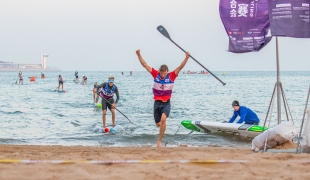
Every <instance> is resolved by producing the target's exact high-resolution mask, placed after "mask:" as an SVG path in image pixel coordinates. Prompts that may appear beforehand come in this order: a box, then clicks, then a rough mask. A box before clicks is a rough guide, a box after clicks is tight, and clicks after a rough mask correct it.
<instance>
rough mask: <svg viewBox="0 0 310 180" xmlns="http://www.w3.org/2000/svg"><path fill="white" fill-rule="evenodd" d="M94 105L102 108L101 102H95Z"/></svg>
mask: <svg viewBox="0 0 310 180" xmlns="http://www.w3.org/2000/svg"><path fill="white" fill-rule="evenodd" d="M94 107H95V108H102V104H101V103H96V104H94Z"/></svg>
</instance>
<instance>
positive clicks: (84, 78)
mask: <svg viewBox="0 0 310 180" xmlns="http://www.w3.org/2000/svg"><path fill="white" fill-rule="evenodd" d="M82 84H87V76H85V75H83V82H82Z"/></svg>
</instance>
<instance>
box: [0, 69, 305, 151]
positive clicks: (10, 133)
mask: <svg viewBox="0 0 310 180" xmlns="http://www.w3.org/2000/svg"><path fill="white" fill-rule="evenodd" d="M213 73H214V74H215V75H216V76H217V77H218V78H220V79H221V80H222V81H223V82H225V83H226V86H223V85H222V84H221V83H220V82H219V81H218V80H217V79H215V78H214V77H213V76H212V75H211V74H207V75H206V74H183V73H182V72H180V74H179V76H178V78H177V79H176V81H175V86H174V89H173V95H172V98H171V112H170V116H169V118H168V120H167V129H166V132H165V135H164V138H163V143H165V142H168V144H167V146H204V147H210V146H220V147H250V145H251V139H247V138H242V137H239V136H236V135H232V134H225V133H217V134H203V133H198V132H194V133H191V134H189V133H190V131H189V130H187V129H185V128H184V127H182V126H180V123H181V121H182V120H201V121H204V120H205V121H215V122H222V121H224V120H229V119H230V117H231V116H232V113H233V108H232V106H231V103H232V101H233V100H238V101H239V102H240V105H244V106H247V107H249V108H251V109H252V110H254V111H255V112H256V113H257V115H258V116H259V118H260V120H261V123H260V124H261V125H262V124H263V123H264V121H265V119H266V114H267V111H268V107H269V104H270V101H271V97H272V94H273V90H274V87H275V83H276V81H277V78H276V72H275V71H274V72H266V71H264V72H253V71H251V72H250V71H249V72H226V74H223V73H222V72H213ZM44 74H45V76H46V78H44V79H41V78H40V72H23V77H24V84H23V85H17V84H15V82H16V80H17V76H18V72H0V79H1V81H0V92H1V96H0V129H1V131H0V143H1V144H22V145H82V146H156V141H157V138H158V132H159V129H158V128H157V127H156V125H155V122H154V119H153V102H154V101H153V94H152V84H153V78H152V76H151V75H150V74H149V73H148V72H146V71H143V72H136V71H134V72H133V74H132V75H130V73H129V72H124V75H122V73H121V72H94V71H91V72H79V76H80V81H79V83H75V82H74V81H73V80H74V78H75V76H74V72H73V71H72V72H69V71H63V72H45V73H44ZM59 74H61V75H62V76H63V78H64V80H65V81H64V89H65V90H66V92H65V93H58V91H57V86H58V80H57V79H58V75H59ZM83 74H84V75H86V76H87V77H88V81H87V84H86V85H82V84H81V79H82V75H83ZM110 75H113V76H115V85H116V86H117V87H118V89H119V93H120V100H119V103H117V109H118V110H119V111H116V124H117V126H118V127H121V128H119V129H118V130H117V133H115V134H114V133H113V134H109V133H108V134H103V133H102V132H100V131H98V128H101V127H102V119H101V118H102V111H101V109H98V108H94V107H93V94H92V93H93V91H92V90H93V85H94V83H95V82H97V83H98V84H101V83H103V82H106V81H107V80H108V77H109V76H110ZM31 76H35V77H36V81H35V82H30V79H29V78H28V77H31ZM280 80H281V82H282V86H283V90H284V95H285V98H286V99H287V102H288V105H289V111H290V113H291V114H292V117H293V120H294V122H295V124H296V126H297V128H299V127H300V125H301V120H302V117H303V112H304V108H305V103H306V98H307V94H308V89H309V82H310V81H309V80H310V72H281V79H280ZM275 97H276V94H275ZM281 99H282V98H281ZM274 102H275V104H274V105H273V109H271V110H270V112H272V116H271V118H270V119H269V117H268V119H267V121H268V122H269V121H270V122H271V126H274V125H276V124H277V109H276V107H277V104H276V99H275V101H274ZM271 107H272V106H271ZM120 112H121V113H123V114H124V115H125V116H126V117H127V118H128V119H127V118H126V117H125V116H123V115H122V114H121V113H120ZM289 116H290V115H289ZM106 118H107V124H108V125H111V124H112V122H111V112H109V111H108V112H107V117H106ZM281 119H282V120H283V121H285V120H286V114H285V109H284V107H283V104H282V106H281ZM129 120H130V121H132V123H133V124H131V123H130V121H129Z"/></svg>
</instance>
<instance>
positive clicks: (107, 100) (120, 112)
mask: <svg viewBox="0 0 310 180" xmlns="http://www.w3.org/2000/svg"><path fill="white" fill-rule="evenodd" d="M96 94H98V95H99V96H100V97H101V98H102V99H104V100H105V101H106V102H107V103H109V104H110V105H112V104H111V103H110V102H109V101H108V100H106V99H105V98H104V97H102V96H101V95H100V94H99V93H98V92H96ZM115 109H116V110H117V111H118V112H119V113H121V114H122V115H123V116H124V117H125V118H126V119H127V120H128V121H129V122H131V121H130V120H129V118H128V117H127V116H126V115H125V114H123V113H122V112H121V111H120V110H118V109H117V108H116V107H115ZM131 124H133V125H134V123H132V122H131Z"/></svg>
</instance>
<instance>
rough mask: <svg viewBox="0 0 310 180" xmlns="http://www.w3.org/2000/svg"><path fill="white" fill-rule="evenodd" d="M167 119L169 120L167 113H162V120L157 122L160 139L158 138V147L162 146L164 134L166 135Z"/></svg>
mask: <svg viewBox="0 0 310 180" xmlns="http://www.w3.org/2000/svg"><path fill="white" fill-rule="evenodd" d="M166 120H167V116H166V114H165V113H162V115H161V120H160V122H159V123H157V124H156V126H157V127H159V136H158V140H157V147H161V141H162V139H163V136H164V134H165V131H166Z"/></svg>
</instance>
